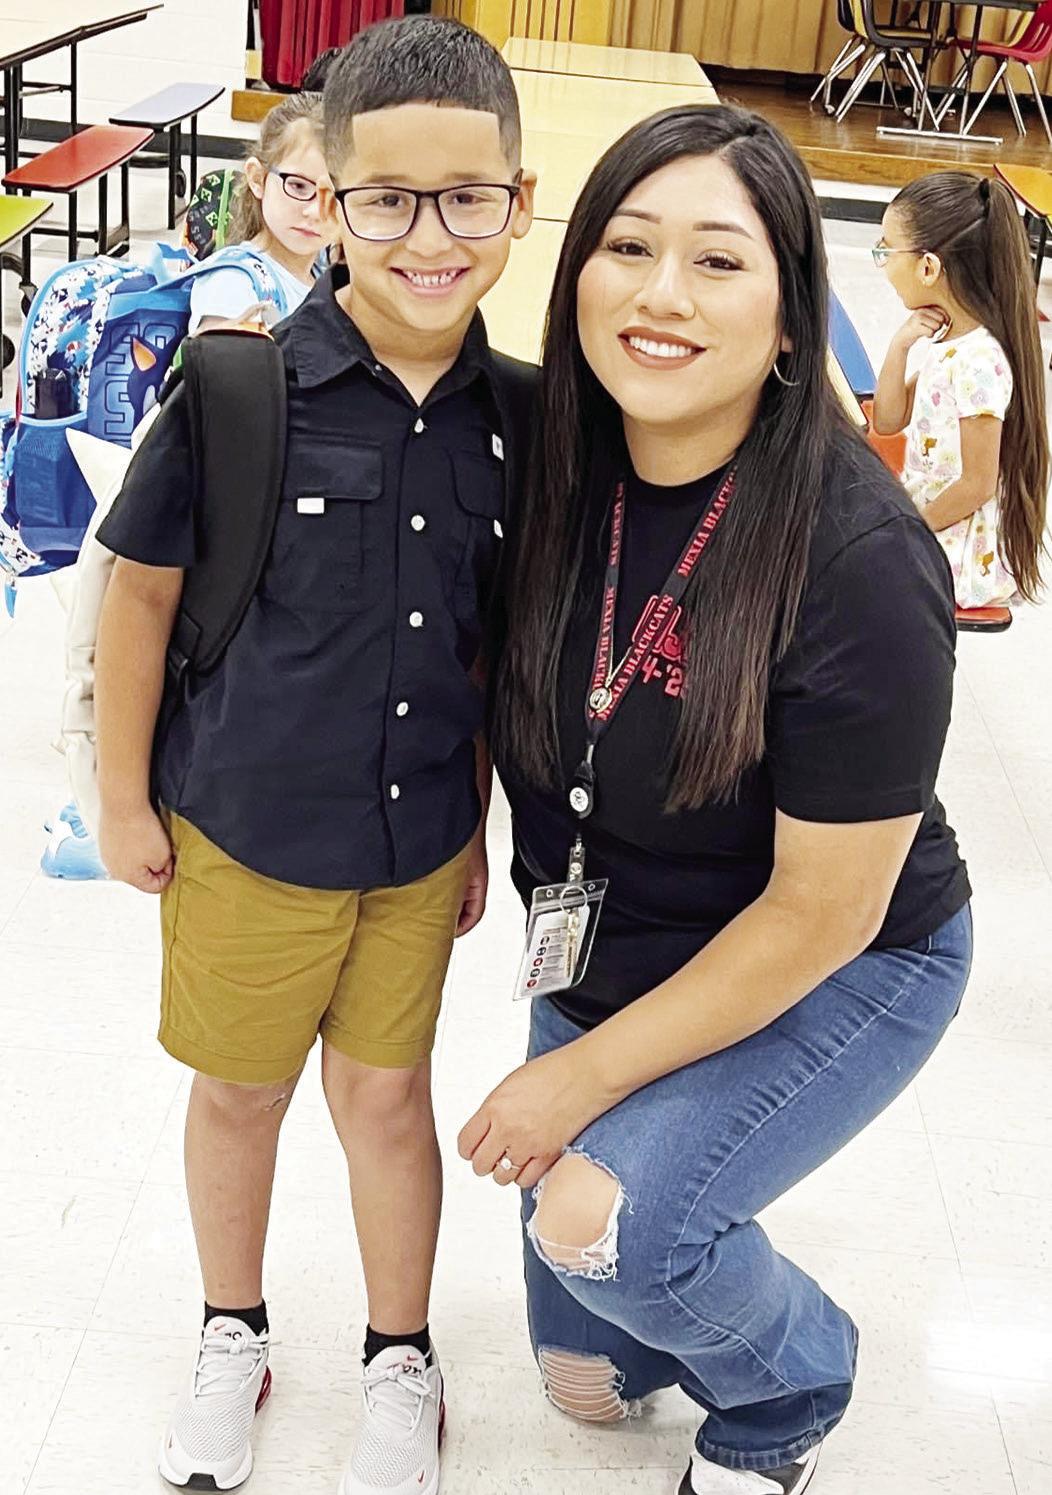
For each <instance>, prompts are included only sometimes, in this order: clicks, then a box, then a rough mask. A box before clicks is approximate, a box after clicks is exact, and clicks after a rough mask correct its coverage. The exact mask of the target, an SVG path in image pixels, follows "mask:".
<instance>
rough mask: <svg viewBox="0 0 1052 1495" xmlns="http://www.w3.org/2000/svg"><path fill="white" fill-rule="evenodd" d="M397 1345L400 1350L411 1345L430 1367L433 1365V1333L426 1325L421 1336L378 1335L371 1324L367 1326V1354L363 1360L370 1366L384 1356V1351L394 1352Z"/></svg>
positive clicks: (421, 1331)
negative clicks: (378, 1357)
mask: <svg viewBox="0 0 1052 1495" xmlns="http://www.w3.org/2000/svg"><path fill="white" fill-rule="evenodd" d="M396 1345H397V1347H398V1348H399V1349H401V1348H402V1347H403V1346H404V1345H410V1346H411V1347H412V1348H413V1349H414V1350H419V1351H420V1353H421V1355H423V1357H424V1359H425V1360H426V1361H427V1363H428V1365H430V1364H431V1331H430V1329H429V1328H428V1326H427V1325H426V1324H425V1325H424V1327H423V1328H422V1329H421V1330H420V1333H419V1334H377V1332H376V1330H375V1329H374V1328H373V1327H372V1325H371V1324H370V1325H367V1326H366V1330H365V1354H364V1356H363V1357H362V1358H363V1359H364V1361H365V1363H366V1365H368V1364H370V1362H371V1361H373V1360H375V1359H376V1357H377V1355H382V1354H383V1352H384V1350H393V1349H394V1348H395V1346H396Z"/></svg>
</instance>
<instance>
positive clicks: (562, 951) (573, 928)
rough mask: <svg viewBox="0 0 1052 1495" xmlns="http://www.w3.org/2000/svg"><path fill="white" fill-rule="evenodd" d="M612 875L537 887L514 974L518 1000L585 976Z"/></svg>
mask: <svg viewBox="0 0 1052 1495" xmlns="http://www.w3.org/2000/svg"><path fill="white" fill-rule="evenodd" d="M608 881H609V879H607V878H605V877H601V878H588V879H583V880H581V881H578V882H557V883H549V884H548V885H547V886H546V887H543V888H536V889H535V890H534V894H533V901H532V903H531V906H530V917H529V922H528V924H527V926H526V948H525V950H524V952H523V956H522V960H521V962H520V964H519V973H518V976H517V977H516V979H515V1000H516V1001H517V1002H519V1001H527V1000H532V999H533V998H534V997H548V996H554V995H555V993H557V992H561V991H570V990H571V989H572V988H573V987H575V986H577V985H579V984H580V982H581V981H583V979H584V974H585V972H586V971H587V969H588V962H589V960H590V959H591V955H592V946H593V945H594V943H595V932H596V928H597V927H598V924H599V915H600V913H601V912H602V907H603V899H604V898H605V897H606V889H607V884H608Z"/></svg>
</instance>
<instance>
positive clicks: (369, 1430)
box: [340, 1345, 446, 1495]
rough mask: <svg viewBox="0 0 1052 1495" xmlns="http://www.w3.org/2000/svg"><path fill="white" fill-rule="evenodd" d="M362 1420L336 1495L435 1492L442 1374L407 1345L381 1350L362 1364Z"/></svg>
mask: <svg viewBox="0 0 1052 1495" xmlns="http://www.w3.org/2000/svg"><path fill="white" fill-rule="evenodd" d="M362 1397H363V1400H364V1402H365V1419H364V1421H363V1423H362V1427H361V1430H360V1432H359V1434H358V1442H357V1444H356V1445H355V1449H354V1452H353V1454H352V1455H351V1461H350V1463H349V1464H348V1466H347V1469H346V1472H345V1473H344V1476H343V1480H342V1482H341V1484H340V1495H377V1492H378V1491H379V1492H382V1495H437V1492H438V1482H439V1470H438V1449H439V1444H440V1443H441V1442H442V1433H443V1431H444V1428H445V1420H446V1408H445V1403H444V1402H443V1400H442V1372H441V1371H440V1370H439V1368H438V1361H437V1360H436V1359H435V1354H434V1351H433V1350H432V1352H431V1364H430V1365H429V1364H428V1362H427V1361H426V1360H425V1359H424V1357H423V1355H421V1354H420V1352H419V1350H414V1349H413V1348H412V1347H411V1346H409V1345H403V1346H401V1347H399V1346H397V1345H396V1346H395V1347H394V1348H393V1349H390V1350H384V1351H383V1352H382V1353H381V1354H379V1355H377V1356H376V1359H375V1360H370V1362H369V1364H368V1365H367V1366H366V1367H365V1373H364V1380H363V1384H362Z"/></svg>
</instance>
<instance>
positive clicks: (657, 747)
mask: <svg viewBox="0 0 1052 1495" xmlns="http://www.w3.org/2000/svg"><path fill="white" fill-rule="evenodd" d="M723 475H724V474H723V473H722V472H720V473H715V474H712V475H711V476H710V477H707V478H703V479H701V480H700V481H698V482H696V483H690V484H687V485H684V486H683V487H678V488H657V487H652V486H650V485H649V484H646V483H643V482H642V481H640V480H639V479H638V478H634V477H633V478H631V479H630V481H629V485H628V496H627V504H626V514H625V541H624V547H623V554H622V570H621V587H620V593H619V597H618V606H617V617H616V620H615V640H614V652H613V657H614V658H615V659H619V658H620V657H621V655H622V653H623V652H624V650H625V649H626V648H627V647H628V644H629V641H630V639H631V635H632V631H633V628H634V627H635V624H636V621H637V620H638V618H639V616H640V613H641V612H642V610H643V607H644V606H645V604H646V603H647V601H648V600H649V598H650V597H651V596H652V595H653V594H654V593H656V592H658V591H659V590H660V589H661V587H662V586H663V584H664V582H665V579H666V577H667V576H668V574H669V572H670V571H671V570H672V568H673V567H674V565H675V563H676V561H677V560H678V559H679V556H680V553H681V551H682V550H683V547H684V545H685V544H686V542H687V540H688V538H689V537H690V534H691V533H692V531H693V529H694V528H695V526H696V525H697V524H698V522H699V521H700V519H701V518H702V516H703V515H704V514H705V512H706V511H707V509H708V508H709V506H710V504H711V502H712V499H713V496H714V494H715V492H716V489H717V487H718V484H719V482H720V481H721V480H722V477H723ZM604 552H605V541H604V545H601V546H597V547H596V548H595V552H594V559H593V560H592V562H591V563H590V566H591V567H592V568H593V569H594V575H590V576H588V577H585V578H582V582H583V584H582V586H581V588H580V593H579V595H580V597H581V599H582V601H581V604H580V605H579V607H578V609H577V613H576V615H575V619H574V623H573V625H572V627H571V630H570V634H569V637H568V640H567V645H566V648H565V650H564V653H563V658H562V661H561V668H560V683H559V731H560V744H561V752H562V761H563V771H564V778H565V785H566V788H568V786H569V784H570V783H571V781H572V778H573V771H574V769H575V767H576V765H577V764H578V763H579V762H580V760H581V758H582V756H583V752H584V741H585V726H584V723H585V716H584V712H585V699H586V696H587V692H588V688H589V681H590V676H591V669H592V661H593V654H594V649H595V641H596V632H597V628H598V623H599V599H600V596H601V578H602V571H603V565H604V561H605V553H604ZM704 564H705V560H704V558H702V560H701V561H700V562H699V565H701V566H704ZM955 638H956V630H955V624H954V608H953V589H952V583H951V578H950V573H949V568H948V566H947V563H946V559H945V556H944V555H943V552H942V549H941V547H940V546H939V544H938V542H937V541H936V539H935V537H934V535H932V533H931V531H930V530H929V529H928V527H927V525H926V524H925V523H924V522H923V520H922V519H921V518H920V517H919V515H918V514H917V512H916V510H915V509H914V508H913V505H912V504H911V503H910V502H909V500H908V499H907V498H906V496H905V495H904V494H903V492H902V490H901V488H900V487H899V485H898V484H897V483H896V482H895V481H894V479H893V478H892V477H891V476H890V474H887V475H885V474H884V473H883V472H882V470H881V469H879V468H876V467H873V466H871V465H870V464H868V463H863V462H859V461H858V460H857V458H854V457H851V456H850V455H846V454H845V455H844V456H843V457H842V458H841V459H839V460H838V462H837V463H836V464H835V465H834V466H833V467H832V468H831V472H830V478H829V480H828V482H827V491H826V492H825V493H824V494H823V498H822V504H821V508H820V512H819V515H818V520H817V524H816V528H815V533H814V537H813V541H812V546H811V555H810V562H809V568H808V579H807V583H806V589H805V593H804V598H803V604H802V607H801V611H800V614H799V619H798V622H797V626H796V631H795V634H794V637H793V641H792V643H791V645H790V647H789V650H788V652H787V654H786V656H785V658H784V659H783V660H782V661H781V663H780V664H778V665H777V666H775V667H774V668H773V669H772V672H771V679H770V688H769V696H768V709H767V733H766V751H765V754H764V757H763V759H762V761H761V762H760V763H759V764H758V765H757V766H756V767H755V768H754V769H752V770H750V771H749V772H748V773H746V774H745V775H744V777H743V778H742V781H741V783H740V786H739V790H738V793H737V796H736V797H735V798H734V799H733V800H732V801H730V802H729V803H727V804H723V805H709V806H704V807H703V808H701V809H700V810H694V811H685V812H679V813H676V814H668V813H667V812H666V810H665V804H666V801H667V796H668V786H669V781H670V749H671V745H672V743H673V740H674V736H675V728H676V722H677V716H678V712H679V710H680V699H681V694H682V689H683V663H682V657H681V656H682V654H683V651H684V649H689V648H690V647H692V646H693V647H699V646H703V644H704V640H696V641H691V640H683V639H682V638H681V636H680V635H679V633H678V632H677V630H676V629H675V628H673V630H672V634H671V636H670V637H669V638H668V639H667V640H666V642H665V644H664V645H663V646H662V648H661V650H660V652H659V653H657V654H654V655H652V656H651V658H649V659H648V660H647V661H646V662H645V663H644V666H643V667H642V669H641V670H640V673H639V676H638V677H637V679H636V681H635V683H634V685H633V686H632V689H631V690H630V691H629V693H628V695H627V697H626V698H625V700H624V701H623V702H622V704H621V707H620V709H619V710H618V712H617V714H616V716H615V717H614V719H613V722H612V724H611V726H610V727H609V729H608V731H607V732H606V734H605V736H604V737H603V738H602V740H601V741H600V743H599V746H598V749H597V751H596V757H595V764H596V769H597V773H598V780H599V790H598V797H597V803H596V808H595V811H594V813H593V815H592V816H591V818H590V819H589V820H588V821H587V823H586V826H585V833H584V834H585V843H586V847H587V853H588V875H589V876H590V877H608V878H609V880H610V886H609V889H608V892H607V898H606V904H605V906H604V909H603V914H602V918H601V921H600V924H599V929H598V933H597V936H596V942H595V947H594V949H593V952H592V958H591V963H590V965H589V968H588V971H587V974H586V976H585V978H584V981H583V983H582V984H581V985H580V986H578V987H576V988H575V989H574V990H573V991H570V992H566V993H563V994H562V995H561V996H559V997H556V998H555V999H554V1000H555V1001H556V1004H557V1006H558V1007H559V1008H560V1009H561V1011H562V1012H564V1013H565V1015H566V1016H567V1017H569V1018H570V1019H571V1020H572V1021H574V1022H577V1023H579V1024H581V1025H582V1026H585V1027H592V1026H594V1025H595V1024H596V1023H599V1022H601V1021H602V1020H603V1019H604V1018H606V1017H609V1016H610V1015H611V1014H612V1013H614V1012H616V1011H618V1010H619V1009H620V1008H622V1007H624V1006H626V1005H627V1004H628V1003H629V1002H632V1001H634V1000H635V999H636V998H637V997H640V996H642V995H643V994H644V993H645V992H647V991H649V990H651V989H652V988H653V987H654V986H656V985H658V984H659V983H660V982H662V981H664V980H666V979H667V978H668V977H669V976H671V975H672V974H673V973H674V972H675V971H677V970H679V969H680V968H681V967H682V966H683V965H685V964H686V963H687V961H688V960H690V958H691V957H692V956H693V955H695V954H696V953H697V952H698V951H699V950H700V949H701V948H702V947H703V946H704V945H705V944H706V943H707V942H708V941H709V940H710V939H712V938H713V936H714V935H716V934H718V933H719V931H720V930H721V929H722V928H723V927H724V926H725V925H726V924H728V923H730V921H731V920H732V919H734V918H735V917H736V916H737V915H738V914H739V913H741V912H742V910H743V909H745V908H746V907H747V906H748V905H749V904H750V903H752V902H754V901H755V899H756V898H758V897H759V895H760V894H761V893H762V892H763V890H764V887H765V886H766V884H767V882H768V880H769V878H770V875H771V870H772V866H773V853H774V814H775V809H776V808H777V809H779V810H781V811H783V812H784V813H785V814H787V815H790V816H793V817H794V818H796V819H799V820H810V821H824V822H831V823H835V822H858V821H865V820H885V819H890V818H893V817H895V816H901V815H913V814H918V813H920V814H923V820H922V822H921V825H920V828H919V830H918V832H917V837H916V840H915V842H914V844H913V847H912V849H911V851H910V854H909V856H908V858H907V860H906V864H905V866H904V868H903V870H902V875H901V877H900V879H899V882H898V885H897V886H896V889H895V892H894V895H893V897H892V900H891V905H890V907H889V909H888V914H887V918H886V920H885V922H884V925H883V928H882V929H881V931H880V934H879V935H878V937H877V939H876V940H875V941H874V948H877V949H886V948H888V947H891V946H901V945H911V944H914V943H915V942H916V941H918V940H920V939H921V938H923V937H924V936H926V935H929V934H932V933H934V932H935V930H936V929H938V928H939V926H940V925H941V924H943V923H944V922H945V921H946V920H947V919H948V918H950V917H951V916H952V915H953V914H955V913H956V912H957V911H958V910H959V909H960V908H962V907H963V906H964V904H965V903H966V902H967V900H968V898H969V896H970V889H969V886H968V877H967V872H966V870H965V867H964V864H963V862H962V861H961V858H960V856H959V854H958V851H957V843H956V840H955V837H954V834H953V832H952V830H950V828H949V827H948V826H947V824H946V819H945V815H944V813H943V809H942V806H941V805H940V804H939V801H938V800H937V799H936V797H935V779H936V775H937V773H938V769H939V762H940V758H941V756H942V750H943V745H944V742H945V737H946V730H947V726H948V724H949V719H950V706H951V699H952V683H953V669H954V646H955ZM500 768H501V777H502V779H503V782H504V785H505V788H506V790H507V793H508V797H509V799H510V801H511V807H512V811H513V815H514V844H515V855H514V862H513V866H512V877H513V879H514V882H515V885H516V887H517V889H518V891H519V892H520V894H521V895H522V896H523V898H524V899H527V900H528V899H529V897H530V895H531V893H532V891H533V888H534V887H535V886H536V885H537V884H538V883H545V882H557V881H559V880H561V879H562V878H564V877H565V875H566V862H567V855H568V852H569V848H570V844H571V842H572V840H573V837H574V834H575V832H576V830H577V828H578V825H579V822H578V821H577V818H576V816H575V815H574V814H573V812H572V811H571V810H570V808H569V804H568V801H567V794H566V789H564V788H563V787H560V789H559V790H558V791H554V790H553V791H540V790H537V789H536V788H533V787H529V786H527V785H525V784H523V783H522V782H521V780H520V779H519V777H518V776H517V775H516V774H515V773H514V772H513V771H509V768H508V765H506V764H502V765H500Z"/></svg>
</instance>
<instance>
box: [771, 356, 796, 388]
mask: <svg viewBox="0 0 1052 1495" xmlns="http://www.w3.org/2000/svg"><path fill="white" fill-rule="evenodd" d="M780 356H781V355H780V354H779V357H780ZM771 373H772V374H773V375H774V377H775V378H776V379H777V380H778V383H779V384H781V385H782V386H783V387H784V388H785V389H795V388H796V387H797V385H798V384H799V383H800V381H799V379H787V378H786V377H785V375H784V374H783V373H782V371H781V369H780V368H779V367H778V359H777V358H776V359H775V361H774V363H773V364H772V365H771Z"/></svg>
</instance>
